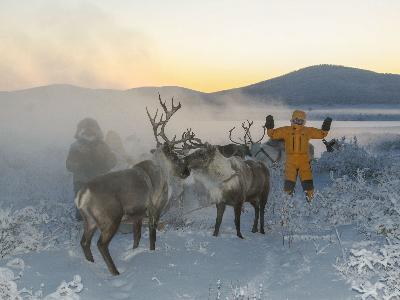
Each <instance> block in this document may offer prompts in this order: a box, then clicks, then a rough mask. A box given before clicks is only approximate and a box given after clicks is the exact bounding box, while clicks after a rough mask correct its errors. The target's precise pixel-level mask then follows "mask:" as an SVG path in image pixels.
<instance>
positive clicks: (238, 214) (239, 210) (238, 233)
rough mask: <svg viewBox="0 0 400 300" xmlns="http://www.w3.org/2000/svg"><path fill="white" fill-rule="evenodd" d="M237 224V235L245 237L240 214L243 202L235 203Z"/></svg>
mask: <svg viewBox="0 0 400 300" xmlns="http://www.w3.org/2000/svg"><path fill="white" fill-rule="evenodd" d="M234 209H235V226H236V235H237V236H238V237H240V238H241V239H243V235H242V233H241V232H240V215H241V213H242V203H240V204H237V205H235V207H234Z"/></svg>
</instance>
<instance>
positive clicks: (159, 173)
mask: <svg viewBox="0 0 400 300" xmlns="http://www.w3.org/2000/svg"><path fill="white" fill-rule="evenodd" d="M159 101H160V104H161V106H162V108H163V110H164V113H163V114H161V117H160V119H159V120H157V113H158V111H157V113H156V114H155V116H154V117H153V118H152V117H151V116H150V114H149V112H148V110H147V109H146V110H147V114H148V116H149V119H150V122H151V125H152V127H153V132H154V136H155V138H156V141H157V148H156V150H155V151H154V153H153V159H152V160H145V161H142V162H140V163H138V164H136V165H134V166H133V167H132V168H130V169H127V170H122V171H118V172H113V173H109V174H106V175H103V176H100V177H97V178H95V179H93V180H91V181H89V182H88V183H87V184H86V185H85V186H84V187H83V188H82V189H81V190H80V191H79V193H78V195H77V198H76V200H75V203H76V206H77V208H78V209H79V211H80V213H81V215H82V217H83V221H84V233H83V236H82V239H81V246H82V249H83V252H84V254H85V257H86V259H87V260H88V261H90V262H93V261H94V260H93V255H92V252H91V250H90V244H91V240H92V237H93V234H94V232H95V231H96V229H97V228H98V229H99V230H100V231H101V234H100V238H99V240H98V242H97V246H98V248H99V251H100V253H101V255H102V256H103V259H104V260H105V262H106V264H107V267H108V269H109V271H110V272H111V273H112V274H113V275H118V274H119V272H118V270H117V268H116V267H115V264H114V262H113V260H112V258H111V255H110V253H109V250H108V245H109V243H110V242H111V239H112V238H113V236H114V234H115V233H116V231H117V229H118V227H119V225H120V223H121V220H123V219H124V220H129V221H133V224H134V245H133V248H136V247H137V246H138V245H139V241H140V238H141V227H142V220H143V218H144V217H145V216H148V218H149V238H150V250H155V242H156V228H157V224H158V221H159V219H160V215H161V212H162V211H163V210H164V209H165V208H166V207H167V205H168V182H169V179H170V178H171V177H173V176H177V177H180V178H186V177H187V176H189V174H190V171H189V169H188V168H187V167H186V162H185V161H184V160H183V159H180V158H179V157H178V155H177V152H176V151H177V150H179V149H180V148H179V147H178V145H179V144H184V143H188V142H189V141H190V140H192V139H194V134H193V133H192V132H191V131H186V132H184V133H183V134H182V138H181V139H179V140H177V139H176V137H174V138H173V139H172V140H170V139H168V137H167V136H166V134H165V131H164V130H165V126H166V124H167V123H168V121H169V120H170V118H171V117H172V116H173V114H174V113H175V112H176V111H178V110H179V109H180V108H181V104H180V103H179V104H178V105H177V106H174V103H173V99H172V109H171V110H168V109H167V107H166V105H165V102H162V101H161V97H160V96H159ZM159 138H162V140H163V142H161V141H160V140H159Z"/></svg>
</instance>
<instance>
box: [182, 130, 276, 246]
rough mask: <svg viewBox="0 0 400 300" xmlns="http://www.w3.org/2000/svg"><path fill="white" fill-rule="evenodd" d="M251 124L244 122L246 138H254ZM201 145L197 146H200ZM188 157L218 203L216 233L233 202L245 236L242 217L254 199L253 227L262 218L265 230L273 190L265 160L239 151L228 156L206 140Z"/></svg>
mask: <svg viewBox="0 0 400 300" xmlns="http://www.w3.org/2000/svg"><path fill="white" fill-rule="evenodd" d="M250 126H251V125H249V126H248V127H249V128H248V129H246V125H245V124H244V123H243V126H242V127H243V129H245V139H251V135H250V134H249V130H250ZM232 131H233V129H232V130H231V131H230V138H231V134H232ZM249 136H250V137H249ZM231 140H232V139H231ZM232 141H233V140H232ZM235 143H236V142H235ZM236 144H239V143H236ZM198 145H200V143H198ZM198 145H197V146H194V147H193V148H196V147H197V148H198V147H199V146H198ZM185 160H186V161H187V163H188V168H189V169H190V170H192V171H194V173H195V175H197V178H198V180H199V181H201V182H203V185H204V186H205V187H206V188H207V189H208V190H209V194H210V197H211V202H213V203H215V204H216V207H217V218H216V222H215V228H214V236H217V235H218V234H219V229H220V226H221V222H222V217H223V214H224V212H225V207H226V205H229V206H233V208H234V211H235V226H236V234H237V236H238V237H240V238H243V235H242V233H241V228H240V217H241V211H242V206H243V204H244V202H245V201H248V202H250V203H251V204H252V205H253V206H254V208H255V218H254V224H253V228H252V231H253V232H257V231H258V222H260V232H261V233H264V210H265V205H266V203H267V198H268V194H269V176H270V175H269V171H268V169H267V168H266V166H265V165H264V164H262V163H261V162H257V161H252V160H248V161H245V160H244V159H243V158H241V157H238V156H235V155H232V156H230V157H225V156H224V155H223V154H222V153H221V152H220V146H213V145H209V144H203V145H202V146H201V147H200V149H198V150H196V151H195V152H193V153H191V154H189V155H188V156H186V157H185Z"/></svg>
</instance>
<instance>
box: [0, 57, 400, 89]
mask: <svg viewBox="0 0 400 300" xmlns="http://www.w3.org/2000/svg"><path fill="white" fill-rule="evenodd" d="M320 66H333V67H341V68H348V69H355V70H360V71H367V72H373V73H376V74H383V75H399V76H400V74H397V73H381V72H376V71H374V70H367V69H360V68H356V67H349V66H341V65H332V64H318V65H312V66H307V67H303V68H300V69H296V70H292V71H290V72H288V73H285V74H280V75H277V76H275V77H271V78H267V79H264V80H261V81H258V82H253V83H249V84H248V85H245V86H236V87H231V88H228V89H223V90H216V91H210V92H207V91H201V90H196V89H192V88H189V87H185V86H178V85H159V86H157V85H148V86H136V87H130V88H103V87H89V86H83V85H77V84H71V83H50V84H45V85H38V86H32V87H28V88H22V89H14V90H0V92H18V91H25V90H31V89H37V88H45V87H51V86H70V87H76V88H82V89H92V90H114V91H129V90H133V89H141V88H180V89H187V90H192V91H194V92H200V93H204V94H212V93H218V92H223V91H227V90H233V89H238V88H239V89H240V88H243V87H246V86H250V85H254V84H258V83H261V82H265V81H269V80H272V79H275V78H279V77H282V76H286V75H288V74H291V73H293V72H297V71H301V70H304V69H307V68H313V67H320Z"/></svg>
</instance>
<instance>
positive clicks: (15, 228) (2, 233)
mask: <svg viewBox="0 0 400 300" xmlns="http://www.w3.org/2000/svg"><path fill="white" fill-rule="evenodd" d="M48 222H49V216H48V215H47V214H46V213H45V212H43V211H42V210H39V209H37V208H34V207H25V208H23V209H20V210H16V211H11V210H10V209H7V210H3V209H0V257H1V258H4V257H5V256H7V255H15V254H18V253H22V252H27V251H31V250H38V249H40V248H41V247H43V244H44V242H45V236H44V232H43V231H42V230H41V225H42V224H46V223H48Z"/></svg>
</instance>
